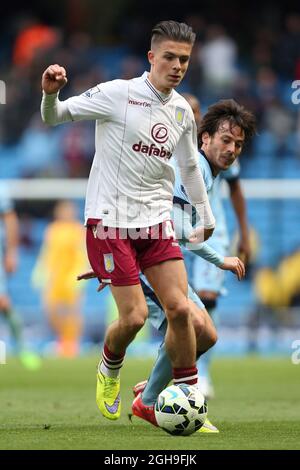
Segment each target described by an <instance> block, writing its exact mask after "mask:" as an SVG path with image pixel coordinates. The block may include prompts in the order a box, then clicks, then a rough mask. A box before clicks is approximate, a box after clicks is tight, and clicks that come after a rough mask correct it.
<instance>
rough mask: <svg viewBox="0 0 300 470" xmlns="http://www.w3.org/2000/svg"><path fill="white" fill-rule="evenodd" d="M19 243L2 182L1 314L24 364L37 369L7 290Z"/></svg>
mask: <svg viewBox="0 0 300 470" xmlns="http://www.w3.org/2000/svg"><path fill="white" fill-rule="evenodd" d="M18 243H19V223H18V218H17V215H16V212H15V210H14V207H13V203H12V201H11V198H10V197H9V194H8V191H7V188H6V186H5V185H4V183H0V316H1V317H3V318H4V319H5V320H6V322H7V324H8V326H9V329H10V333H11V336H12V338H13V340H14V343H15V349H16V352H17V354H18V356H19V358H20V360H21V362H22V364H23V365H24V366H25V367H26V368H28V369H36V368H38V367H39V366H40V359H39V358H38V357H37V356H36V355H35V354H34V353H31V352H30V351H26V350H25V349H24V347H23V341H22V326H21V319H20V317H19V315H18V314H17V312H16V311H15V310H14V309H13V307H12V305H11V300H10V297H9V294H8V291H7V283H6V277H7V274H12V273H14V272H15V270H16V268H17V251H18Z"/></svg>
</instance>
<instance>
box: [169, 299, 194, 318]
mask: <svg viewBox="0 0 300 470" xmlns="http://www.w3.org/2000/svg"><path fill="white" fill-rule="evenodd" d="M166 313H167V318H168V321H171V322H180V323H187V322H188V320H189V317H190V315H191V312H190V308H189V305H188V302H187V301H185V300H183V301H178V302H172V303H170V304H169V305H168V306H167V307H166Z"/></svg>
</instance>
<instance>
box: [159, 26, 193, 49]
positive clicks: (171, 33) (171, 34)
mask: <svg viewBox="0 0 300 470" xmlns="http://www.w3.org/2000/svg"><path fill="white" fill-rule="evenodd" d="M166 39H169V40H171V41H177V42H187V43H188V44H194V42H195V39H196V34H195V33H194V32H193V30H192V28H191V26H188V25H187V24H185V23H178V21H173V20H168V21H161V22H160V23H157V24H156V25H155V26H154V28H153V29H152V32H151V47H152V45H154V44H158V43H159V42H161V41H162V40H166Z"/></svg>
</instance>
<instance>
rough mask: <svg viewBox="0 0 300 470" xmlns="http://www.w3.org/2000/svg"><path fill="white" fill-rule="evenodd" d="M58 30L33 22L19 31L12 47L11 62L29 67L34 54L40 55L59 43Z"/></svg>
mask: <svg viewBox="0 0 300 470" xmlns="http://www.w3.org/2000/svg"><path fill="white" fill-rule="evenodd" d="M60 39H61V38H60V32H59V30H58V29H56V28H51V27H49V26H47V25H44V24H40V23H34V24H31V25H29V26H28V27H26V28H25V29H23V30H22V31H20V33H19V34H18V36H17V38H16V41H15V45H14V49H13V63H14V64H15V65H17V66H21V67H30V65H31V63H32V61H33V59H34V57H35V55H36V54H37V53H39V55H41V54H42V53H43V52H45V51H46V50H48V49H52V48H54V47H56V46H57V45H58V44H59V43H60Z"/></svg>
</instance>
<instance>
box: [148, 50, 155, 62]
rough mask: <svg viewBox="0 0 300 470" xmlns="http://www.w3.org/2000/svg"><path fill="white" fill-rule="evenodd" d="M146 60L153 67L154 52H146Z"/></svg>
mask: <svg viewBox="0 0 300 470" xmlns="http://www.w3.org/2000/svg"><path fill="white" fill-rule="evenodd" d="M148 60H149V63H150V64H151V65H154V52H153V51H152V50H150V51H148Z"/></svg>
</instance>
